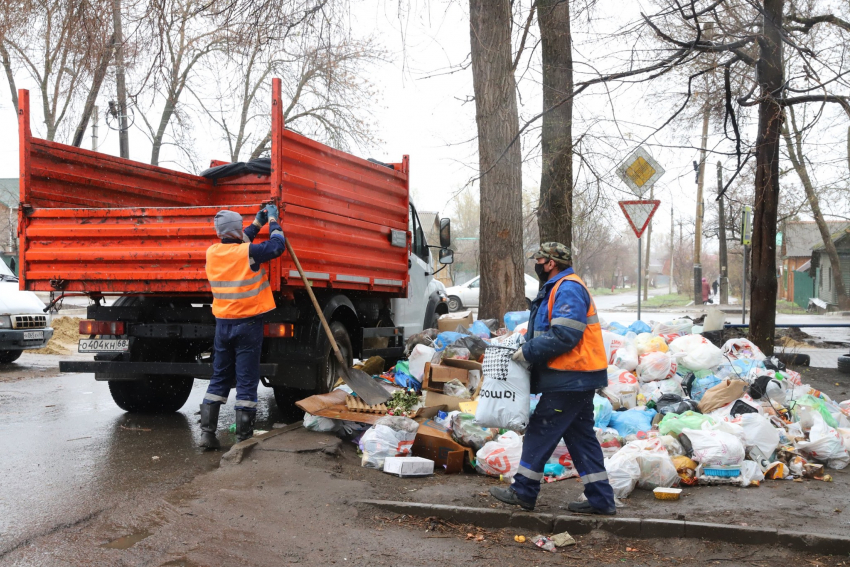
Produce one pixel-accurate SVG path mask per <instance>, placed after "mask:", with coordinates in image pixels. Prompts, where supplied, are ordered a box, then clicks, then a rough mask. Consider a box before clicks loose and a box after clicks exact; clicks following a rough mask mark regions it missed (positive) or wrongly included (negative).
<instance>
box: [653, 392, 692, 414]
mask: <svg viewBox="0 0 850 567" xmlns="http://www.w3.org/2000/svg"><path fill="white" fill-rule="evenodd" d="M697 405H698V404H697V402H695V401H694V400H689V399H684V398H682V396H679V395H676V394H664V395H663V396H661V397H660V398H659V399H658V401H657V402H655V409H656V410H657V411H658V413H660V414H661V415H667V414H668V413H685V412H686V411H698V410H697Z"/></svg>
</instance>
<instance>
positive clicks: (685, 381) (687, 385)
mask: <svg viewBox="0 0 850 567" xmlns="http://www.w3.org/2000/svg"><path fill="white" fill-rule="evenodd" d="M696 378H697V377H696V374H694V373H693V372H688V373H687V374H686V375H685V377H684V378H682V390H684V391H685V394H687V395H688V397H690V395H691V388H692V387H693V385H694V380H696Z"/></svg>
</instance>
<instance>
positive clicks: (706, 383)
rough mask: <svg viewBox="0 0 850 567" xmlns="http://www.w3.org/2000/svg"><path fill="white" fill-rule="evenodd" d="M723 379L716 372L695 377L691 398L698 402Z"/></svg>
mask: <svg viewBox="0 0 850 567" xmlns="http://www.w3.org/2000/svg"><path fill="white" fill-rule="evenodd" d="M722 381H723V380H721V379H720V378H718V377H717V376H715V375H714V374H706V375H705V376H703V377H702V378H700V377H696V378H694V382H693V384H691V399H692V400H694V401H697V402H698V401H700V400H701V399H702V397H703V396H704V395H705V393H706V392H707V391H709V390H710V389H711V388H714V387H715V386H717V385H718V384H720V383H721V382H722Z"/></svg>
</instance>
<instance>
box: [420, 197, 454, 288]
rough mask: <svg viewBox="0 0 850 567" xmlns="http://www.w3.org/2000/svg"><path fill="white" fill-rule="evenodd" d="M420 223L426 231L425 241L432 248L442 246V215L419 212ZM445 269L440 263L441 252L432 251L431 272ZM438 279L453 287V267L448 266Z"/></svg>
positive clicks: (437, 276) (438, 275)
mask: <svg viewBox="0 0 850 567" xmlns="http://www.w3.org/2000/svg"><path fill="white" fill-rule="evenodd" d="M419 222H421V223H422V230H423V231H425V240H427V241H428V244H429V245H430V246H439V245H440V213H439V212H436V211H419ZM442 267H443V264H441V263H440V251H439V250H437V249H436V248H432V249H431V271H432V272H436V271H437V270H439V269H440V268H442ZM434 277H436V278H437V279H438V280H439V281H441V282H443V285H444V286H446V287H451V286H453V285H454V284H453V283H452V266H451V264H450V265H448V266H446V269H444V270H441V271H440V273H438V274H437V275H436V276H434Z"/></svg>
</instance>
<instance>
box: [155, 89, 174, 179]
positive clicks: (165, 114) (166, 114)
mask: <svg viewBox="0 0 850 567" xmlns="http://www.w3.org/2000/svg"><path fill="white" fill-rule="evenodd" d="M178 98H179V95H172V94H170V93H169V95H168V96H167V97H165V107H164V108H163V109H162V116H161V117H160V120H159V127H157V129H156V133H155V134H154V137H153V140H152V142H153V144H152V147H151V165H159V152H160V150H161V149H162V139H163V138H164V137H165V129H166V128H167V127H168V123H169V122H170V121H171V117H172V116H173V115H174V110H175V108H176V103H177V100H178Z"/></svg>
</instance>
